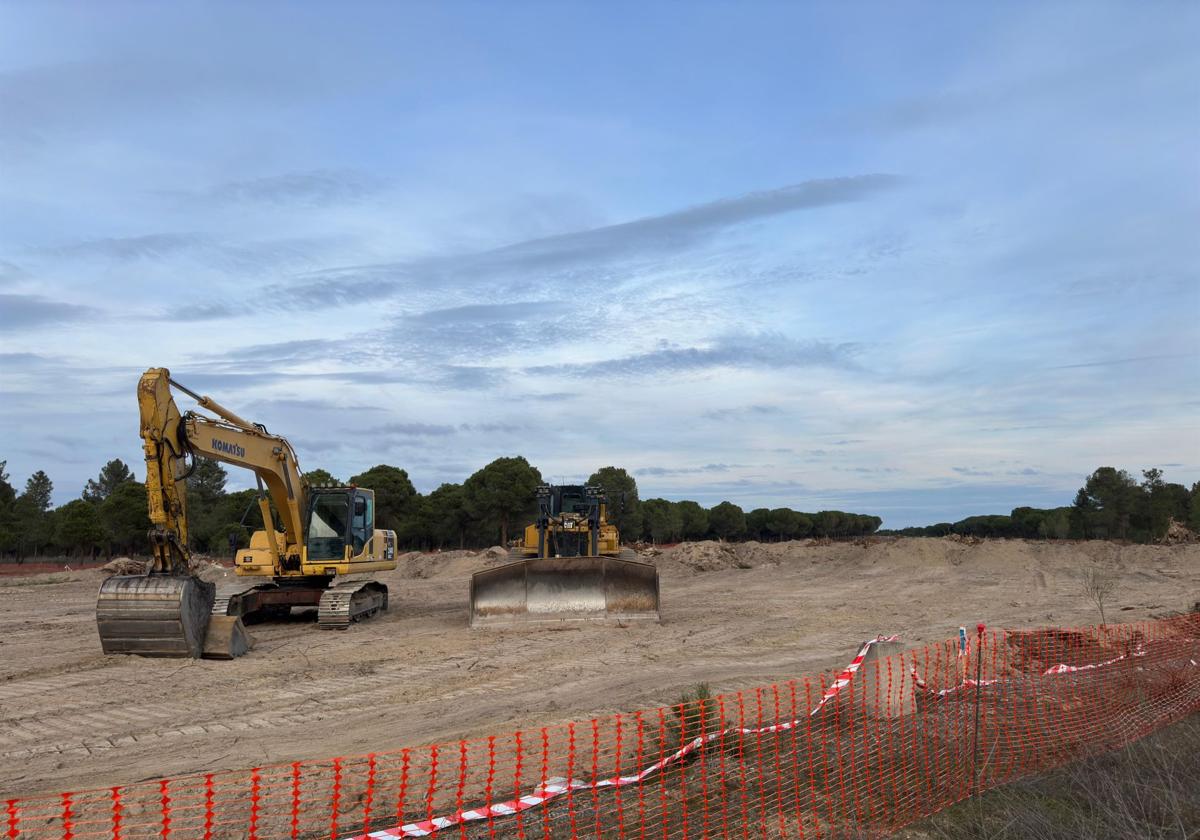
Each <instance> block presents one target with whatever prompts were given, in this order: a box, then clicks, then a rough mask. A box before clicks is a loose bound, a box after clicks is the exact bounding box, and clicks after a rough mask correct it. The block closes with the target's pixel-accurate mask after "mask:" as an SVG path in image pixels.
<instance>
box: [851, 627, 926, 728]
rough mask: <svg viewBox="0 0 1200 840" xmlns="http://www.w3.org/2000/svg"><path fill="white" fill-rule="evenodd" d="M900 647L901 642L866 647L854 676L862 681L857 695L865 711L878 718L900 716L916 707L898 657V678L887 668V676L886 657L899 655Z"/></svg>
mask: <svg viewBox="0 0 1200 840" xmlns="http://www.w3.org/2000/svg"><path fill="white" fill-rule="evenodd" d="M863 644H867V643H866V642H863ZM903 650H904V645H903V643H902V642H874V643H872V644H871V645H870V647H868V648H867V653H866V656H864V657H863V661H862V666H861V667H860V669H859V675H858V679H860V680H862V683H863V690H861V691H860V692H859V693H858V695H857V696H858V698H859V700H860V702H861V703H862V706H863V709H864V710H865V711H866V712H867V714H869V715H872V716H874V717H882V718H900V717H904V716H905V715H911V714H913V713H914V712H915V711H916V710H917V697H916V692H915V691H914V690H913V689H914V686H913V681H912V676H911V675H910V674H909V673H908V671H906V670H905V669H904V667H903V660H902V659H897V661H900V662H901V663H902V664H901V667H900V669H899V670H900V677H899V679H896V675H895V671H891V674H892V676H891V678H890V679H889V678H888V674H889V659H890V658H891V657H893V656H895V657H900V656H901V653H902V651H903ZM867 686H878V687H879V689H884V688H886V690H875V689H873V688H872V689H871V690H867ZM850 696H852V697H853V696H855V693H854V692H851V693H850Z"/></svg>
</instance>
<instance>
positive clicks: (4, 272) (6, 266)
mask: <svg viewBox="0 0 1200 840" xmlns="http://www.w3.org/2000/svg"><path fill="white" fill-rule="evenodd" d="M27 277H29V273H28V272H26V271H25V269H23V268H21V266H19V265H17V264H16V263H12V262H9V261H8V260H0V286H7V285H8V284H10V283H16V282H17V281H18V280H24V279H26V278H27Z"/></svg>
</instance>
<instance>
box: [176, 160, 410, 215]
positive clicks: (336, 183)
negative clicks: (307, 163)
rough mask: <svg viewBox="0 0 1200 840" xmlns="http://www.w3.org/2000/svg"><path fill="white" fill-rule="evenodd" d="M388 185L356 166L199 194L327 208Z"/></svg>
mask: <svg viewBox="0 0 1200 840" xmlns="http://www.w3.org/2000/svg"><path fill="white" fill-rule="evenodd" d="M387 186H388V182H387V180H386V179H383V178H377V177H374V176H371V175H369V174H367V173H365V172H360V171H358V170H354V169H314V170H310V171H307V172H286V173H283V174H281V175H271V176H267V177H263V178H251V179H247V180H240V181H226V182H224V183H222V184H217V185H216V186H214V187H212V188H211V189H209V190H206V191H204V192H203V193H199V194H197V195H198V196H199V197H203V198H209V199H212V200H214V201H218V202H221V203H252V202H262V203H267V204H278V205H286V206H289V207H290V206H296V205H302V206H308V207H325V206H329V205H334V204H347V203H354V202H360V201H363V200H365V199H367V198H371V197H372V196H375V195H377V194H379V193H381V192H383V190H384V189H386V187H387Z"/></svg>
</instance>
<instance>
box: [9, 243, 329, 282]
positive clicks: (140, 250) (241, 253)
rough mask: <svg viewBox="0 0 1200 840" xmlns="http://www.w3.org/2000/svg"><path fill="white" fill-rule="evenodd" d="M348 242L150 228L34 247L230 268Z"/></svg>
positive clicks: (314, 254) (80, 258) (264, 266)
mask: <svg viewBox="0 0 1200 840" xmlns="http://www.w3.org/2000/svg"><path fill="white" fill-rule="evenodd" d="M343 242H344V237H334V236H324V235H323V236H311V237H293V238H287V239H266V240H251V241H244V242H231V241H229V240H228V239H227V238H224V237H218V236H212V235H208V234H201V233H150V234H144V235H141V236H122V237H105V238H100V239H87V240H83V241H81V242H72V243H67V244H63V245H52V246H46V247H41V248H36V249H33V250H32V252H31V253H33V254H35V255H36V256H39V257H43V258H45V257H49V258H51V259H57V260H74V261H77V262H79V263H89V264H90V263H94V262H96V261H98V260H105V261H110V262H117V263H131V262H140V261H150V262H161V263H166V264H170V265H172V266H174V267H178V266H179V264H180V262H181V261H188V262H191V263H194V264H197V265H202V266H206V267H209V268H214V269H218V270H221V271H224V272H229V273H244V272H255V273H257V272H261V271H264V270H269V269H280V268H289V267H291V268H300V267H303V266H308V265H311V264H312V262H313V260H315V259H317V258H319V257H321V256H322V255H324V254H326V253H327V252H328V250H329V249H330V248H332V247H335V246H337V245H339V244H341V243H343Z"/></svg>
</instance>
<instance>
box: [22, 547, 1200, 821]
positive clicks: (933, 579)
mask: <svg viewBox="0 0 1200 840" xmlns="http://www.w3.org/2000/svg"><path fill="white" fill-rule="evenodd" d="M646 559H647V560H649V561H651V562H655V563H657V564H658V565H659V568H660V570H661V576H662V614H663V622H662V624H657V625H656V624H637V625H631V626H628V627H616V626H607V625H601V624H594V625H572V626H569V627H564V628H562V629H546V628H545V627H542V628H528V629H515V630H503V631H497V630H487V631H483V630H474V631H473V630H471V629H469V628H468V626H467V615H468V609H467V582H468V579H469V577H470V574H471V572H473V571H476V570H478V569H480V568H484V567H486V566H489V565H495V564H497V563H500V562H503V561H502V552H499V551H492V552H490V553H482V552H481V553H473V552H458V551H455V552H444V553H441V554H409V555H404V556H402V557H401V558H400V561H401V562H400V567H399V568H398V569H397V570H396V571H394V572H389V573H386V574H383V575H380V576H379V577H380V579H381V580H383V581H384V582H385V583H386V584H387V585H388V586H389V588H390V589H391V610H390V611H389V612H388V613H387V614H386V615H384V616H382V617H380V618H376V619H374V620H372V621H370V622H367V623H364V624H360V625H356V626H354V627H352V628H351V629H350V630H348V631H345V632H331V631H321V630H319V629H317V627H316V624H315V620H314V616H313V614H311V613H309V614H307V615H300V616H294V617H293V618H292V619H291V620H290V621H287V622H284V623H276V624H259V625H255V626H253V627H252V628H251V633H252V635H253V636H254V637H255V639H256V641H257V646H256V647H255V649H254V650H253V651H252V652H251V653H250V655H248V656H246V657H244V658H242V659H239V660H236V661H231V662H219V661H190V660H171V659H157V660H152V659H138V658H128V657H121V656H114V657H105V656H103V655H101V653H100V643H99V641H98V639H97V636H96V628H95V621H94V615H93V611H94V607H95V595H96V590H97V588H98V587H99V585H100V582H101V580H102V579H103V574H104V573H103V572H101V571H100V570H97V569H88V570H84V571H78V570H74V571H72V570H61V567H60V570H59V571H55V572H41V573H38V574H34V575H20V574H16V575H14V574H11V571H12V567H11V566H6V567H2V568H4V569H5V570H6V572H9V573H6V574H4V575H0V799H4V798H8V797H15V796H27V795H31V794H38V793H53V792H58V791H64V790H80V789H89V788H96V787H106V786H110V785H115V784H126V783H130V782H135V781H139V780H144V779H149V778H155V777H158V776H162V775H179V774H183V773H189V772H200V771H211V770H219V769H226V768H243V767H251V766H259V765H262V764H267V763H275V762H287V761H293V760H298V759H306V758H321V757H328V756H335V755H344V754H356V753H364V752H370V751H383V750H389V749H394V748H398V747H401V746H411V745H416V744H421V743H428V742H431V741H443V740H452V739H458V738H461V737H475V736H481V735H487V734H492V733H498V732H504V731H509V730H512V729H514V728H523V727H530V726H540V725H544V724H549V723H554V722H558V721H564V720H570V719H586V718H588V717H589V716H592V715H596V714H606V713H611V712H617V711H629V710H633V709H637V708H645V707H653V706H657V705H660V704H664V703H671V702H674V701H675V700H676V698H677V697H678V696H679V695H680V694H681V692H683V691H684V690H686V689H689V688H691V687H692V686H694V685H695V684H696V683H698V682H707V683H709V684H710V686H711V687H712V688H713V689H714V690H717V691H724V690H729V689H737V688H742V687H748V686H753V685H758V684H765V683H770V682H775V681H780V680H784V679H788V678H790V677H793V676H798V675H804V674H810V673H815V672H818V671H821V670H825V669H830V668H836V667H839V666H841V665H843V664H845V662H846V661H847V660H848V659H849V658H850V657H851V656H852V655H853V653H854V650H855V648H856V646H857V644H858V643H859V642H860V641H861V640H862V639H864V638H867V637H870V636H874V635H875V634H877V633H899V634H901V636H902V637H903V639H904V641H905V643H906V644H908V645H912V646H917V645H920V644H922V643H924V642H928V641H934V640H940V639H944V638H948V637H950V636H952V635H953V634H954V633H955V631H956V628H957V627H958V626H959V625H962V624H965V625H970V626H973V625H974V624H975V623H976V622H978V621H984V622H987V623H988V625H989V626H991V627H1030V626H1040V625H1057V626H1068V625H1081V624H1091V623H1096V622H1097V621H1098V613H1097V609H1096V605H1095V604H1094V603H1093V602H1091V601H1090V600H1089V599H1088V598H1087V596H1086V595H1085V594H1084V593H1083V587H1082V584H1081V576H1082V574H1083V572H1084V571H1085V570H1086V569H1087V568H1089V567H1090V566H1092V565H1094V564H1100V565H1102V566H1104V567H1107V568H1111V569H1113V570H1115V573H1116V574H1117V576H1118V581H1119V583H1118V586H1117V590H1116V592H1115V594H1114V595H1113V596H1112V601H1111V603H1110V604H1107V605H1106V609H1107V611H1108V618H1109V621H1133V620H1137V619H1144V618H1149V617H1152V616H1156V615H1163V614H1167V613H1171V612H1174V611H1181V610H1185V609H1188V608H1190V607H1191V606H1192V604H1193V603H1194V602H1196V601H1197V599H1198V598H1200V545H1195V544H1191V545H1171V546H1133V545H1118V544H1113V543H1104V542H1091V543H1070V542H1060V543H1050V542H1025V541H1019V540H1012V541H1009V540H997V541H984V542H980V543H978V544H975V543H973V542H964V541H958V540H951V539H891V538H877V539H867V540H859V541H857V542H853V543H851V542H846V543H834V544H828V545H822V544H816V543H813V542H811V541H797V542H792V543H782V544H759V543H745V544H730V545H722V544H719V543H694V544H684V545H681V546H678V547H674V548H671V549H667V550H665V551H664V552H662V553H661V554H658V555H656V556H652V557H648V558H646ZM206 574H207V576H208V577H209V578H210V579H211V578H218V577H222V576H226V575H229V576H231V574H232V573H231V572H229V571H227V570H224V569H220V568H218V567H213V568H210V569H209V571H208V572H207V573H206Z"/></svg>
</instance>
